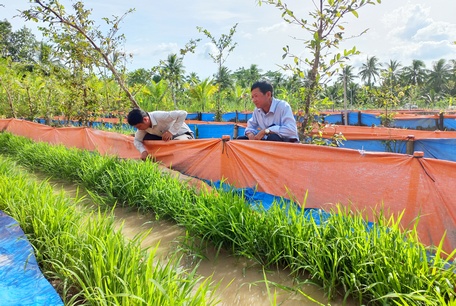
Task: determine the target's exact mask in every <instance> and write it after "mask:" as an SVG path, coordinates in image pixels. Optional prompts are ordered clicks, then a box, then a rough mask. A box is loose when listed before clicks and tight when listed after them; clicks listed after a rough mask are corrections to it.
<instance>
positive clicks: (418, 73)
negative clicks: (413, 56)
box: [401, 60, 426, 86]
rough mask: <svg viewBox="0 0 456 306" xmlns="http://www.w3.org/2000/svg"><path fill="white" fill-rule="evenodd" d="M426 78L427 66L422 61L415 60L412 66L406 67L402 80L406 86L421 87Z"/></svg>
mask: <svg viewBox="0 0 456 306" xmlns="http://www.w3.org/2000/svg"><path fill="white" fill-rule="evenodd" d="M425 78H426V65H425V64H424V62H423V61H421V60H413V61H412V65H410V66H406V67H404V69H403V70H402V75H401V79H402V81H403V82H404V84H405V85H415V86H421V85H422V84H423V83H424V80H425Z"/></svg>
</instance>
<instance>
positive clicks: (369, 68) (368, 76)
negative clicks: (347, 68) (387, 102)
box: [359, 56, 382, 87]
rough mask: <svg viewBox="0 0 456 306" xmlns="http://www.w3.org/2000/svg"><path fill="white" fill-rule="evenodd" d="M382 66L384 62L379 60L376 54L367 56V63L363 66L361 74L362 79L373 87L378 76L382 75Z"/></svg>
mask: <svg viewBox="0 0 456 306" xmlns="http://www.w3.org/2000/svg"><path fill="white" fill-rule="evenodd" d="M381 66H382V64H380V63H379V62H378V58H377V57H376V56H372V57H367V61H366V63H364V64H363V65H362V66H361V69H360V70H359V74H360V76H361V80H362V81H364V82H365V83H366V85H367V86H368V87H373V86H374V83H375V82H376V81H377V78H379V77H380V67H381Z"/></svg>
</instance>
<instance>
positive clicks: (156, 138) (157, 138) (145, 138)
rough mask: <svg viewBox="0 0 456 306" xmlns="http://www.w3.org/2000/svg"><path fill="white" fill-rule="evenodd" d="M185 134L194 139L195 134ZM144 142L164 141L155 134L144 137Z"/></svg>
mask: <svg viewBox="0 0 456 306" xmlns="http://www.w3.org/2000/svg"><path fill="white" fill-rule="evenodd" d="M185 134H187V135H189V136H192V138H194V137H193V134H191V133H190V132H187V133H185ZM143 140H162V137H161V136H158V135H155V134H149V133H146V135H144V138H143Z"/></svg>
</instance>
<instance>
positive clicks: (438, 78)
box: [426, 59, 452, 94]
mask: <svg viewBox="0 0 456 306" xmlns="http://www.w3.org/2000/svg"><path fill="white" fill-rule="evenodd" d="M451 77H452V67H451V65H450V64H448V63H447V62H446V61H445V59H440V60H438V61H437V62H436V63H434V65H433V66H432V69H431V70H430V71H429V74H428V76H427V78H426V85H427V86H428V88H429V89H433V90H434V91H435V93H436V94H444V93H446V92H447V91H448V90H449V88H448V87H449V82H450V79H451Z"/></svg>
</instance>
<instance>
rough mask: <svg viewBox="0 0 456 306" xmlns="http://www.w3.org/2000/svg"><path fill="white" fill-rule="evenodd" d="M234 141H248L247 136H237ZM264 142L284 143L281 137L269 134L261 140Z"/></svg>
mask: <svg viewBox="0 0 456 306" xmlns="http://www.w3.org/2000/svg"><path fill="white" fill-rule="evenodd" d="M236 139H241V140H246V139H249V138H248V137H247V136H239V137H238V138H236ZM263 140H265V141H285V140H284V139H283V138H282V137H280V136H279V135H277V134H269V135H267V136H266V139H263Z"/></svg>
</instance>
